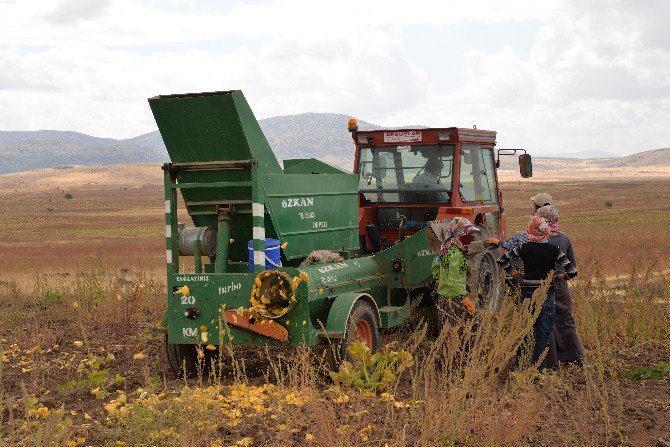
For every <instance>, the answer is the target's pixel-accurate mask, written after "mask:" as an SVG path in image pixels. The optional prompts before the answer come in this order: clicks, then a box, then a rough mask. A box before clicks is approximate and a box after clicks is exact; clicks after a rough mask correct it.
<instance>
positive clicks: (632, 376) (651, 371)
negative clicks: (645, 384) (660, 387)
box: [622, 362, 670, 380]
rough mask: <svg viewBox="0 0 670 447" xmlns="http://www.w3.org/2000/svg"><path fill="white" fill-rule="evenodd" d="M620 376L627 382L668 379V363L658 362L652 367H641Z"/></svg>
mask: <svg viewBox="0 0 670 447" xmlns="http://www.w3.org/2000/svg"><path fill="white" fill-rule="evenodd" d="M622 375H623V377H624V378H625V379H628V380H647V379H658V380H664V379H670V362H660V363H657V364H656V365H654V366H641V367H639V368H635V369H634V370H632V371H629V372H625V373H623V374H622Z"/></svg>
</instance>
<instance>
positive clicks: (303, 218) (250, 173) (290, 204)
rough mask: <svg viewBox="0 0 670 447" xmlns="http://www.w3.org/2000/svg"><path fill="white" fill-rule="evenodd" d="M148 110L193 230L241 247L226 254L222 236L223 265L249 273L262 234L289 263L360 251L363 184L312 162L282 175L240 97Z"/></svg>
mask: <svg viewBox="0 0 670 447" xmlns="http://www.w3.org/2000/svg"><path fill="white" fill-rule="evenodd" d="M149 104H150V106H151V111H152V112H153V114H154V117H155V119H156V124H157V125H158V129H159V130H160V133H161V135H162V137H163V141H164V143H165V146H166V148H167V151H168V154H169V155H170V159H171V161H172V163H170V164H169V165H166V169H167V170H168V171H169V172H167V174H169V182H168V183H169V184H170V188H172V189H179V190H180V191H181V194H182V197H183V198H184V201H185V204H186V209H187V211H188V213H189V215H190V217H191V219H192V220H193V223H194V224H195V226H197V227H216V228H217V229H218V232H219V234H220V235H221V234H224V233H222V232H221V230H224V231H225V234H227V235H229V237H230V239H232V240H234V241H236V243H234V244H231V245H230V246H229V247H225V248H223V247H222V245H223V244H226V245H227V241H228V237H225V238H222V237H219V239H218V242H217V256H216V258H217V259H218V260H219V261H221V260H222V259H226V262H225V263H224V264H226V265H227V264H228V263H230V262H232V263H235V264H236V265H238V268H240V269H242V268H245V267H244V266H242V265H241V264H243V263H245V262H246V261H247V260H248V250H247V245H246V242H247V241H249V240H252V239H253V240H254V241H255V242H254V247H255V248H254V250H262V248H263V247H262V245H261V246H260V247H256V241H257V240H262V239H260V238H262V237H263V236H259V235H260V234H264V236H266V237H273V238H277V239H279V240H280V241H281V242H282V243H284V242H288V245H287V246H286V248H285V249H284V250H283V255H284V259H285V260H287V261H295V263H297V262H299V260H300V259H302V258H304V257H305V256H307V255H308V254H309V253H310V252H311V251H312V250H317V249H322V250H333V251H338V252H343V251H349V250H353V249H356V248H358V221H357V217H358V193H357V186H358V185H357V177H356V176H355V175H354V174H351V173H348V172H346V171H343V170H341V169H339V168H337V167H334V166H330V165H327V164H326V163H323V162H320V161H318V160H314V159H307V160H290V161H287V163H286V170H285V171H284V170H282V168H281V166H280V165H279V163H278V161H277V159H276V157H275V155H274V153H273V152H272V149H271V148H270V145H269V143H268V141H267V139H266V138H265V135H263V132H262V130H261V128H260V126H259V124H258V122H257V121H256V118H255V117H254V114H253V112H252V111H251V108H250V107H249V104H248V103H247V101H246V99H245V98H244V95H243V94H242V92H241V91H236V90H233V91H226V92H212V93H188V94H180V95H164V96H156V97H154V98H150V99H149ZM167 174H166V175H167ZM254 205H255V206H254ZM259 209H263V210H264V211H262V215H260V216H258V215H255V214H254V213H255V212H257V211H258V210H259ZM254 210H256V211H254ZM222 212H223V213H225V222H224V223H223V224H222V218H221V217H222ZM222 225H223V226H222ZM259 228H261V229H262V232H260V231H254V230H258V229H259ZM254 235H255V236H254ZM224 239H225V241H224ZM222 249H223V250H222ZM217 265H219V268H221V270H217V271H228V270H227V268H226V266H225V265H221V262H217Z"/></svg>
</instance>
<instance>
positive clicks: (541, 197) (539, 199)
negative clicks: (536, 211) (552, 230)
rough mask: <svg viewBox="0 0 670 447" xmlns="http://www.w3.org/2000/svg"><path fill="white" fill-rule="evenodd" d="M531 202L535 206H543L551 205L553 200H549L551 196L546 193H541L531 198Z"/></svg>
mask: <svg viewBox="0 0 670 447" xmlns="http://www.w3.org/2000/svg"><path fill="white" fill-rule="evenodd" d="M530 200H531V202H533V203H534V204H535V205H537V206H540V207H542V206H544V205H553V204H554V199H552V198H551V196H550V195H549V194H548V193H546V192H541V193H538V194H535V195H534V196H533V197H531V198H530Z"/></svg>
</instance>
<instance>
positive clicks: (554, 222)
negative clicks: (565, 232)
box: [535, 205, 561, 236]
mask: <svg viewBox="0 0 670 447" xmlns="http://www.w3.org/2000/svg"><path fill="white" fill-rule="evenodd" d="M535 214H536V215H537V216H540V217H544V218H545V219H546V220H547V223H548V224H549V231H550V235H551V236H558V235H560V234H561V229H560V228H559V226H558V210H557V209H556V207H555V206H553V205H545V206H543V207H541V208H540V209H538V210H537V213H535Z"/></svg>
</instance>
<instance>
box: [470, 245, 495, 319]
mask: <svg viewBox="0 0 670 447" xmlns="http://www.w3.org/2000/svg"><path fill="white" fill-rule="evenodd" d="M476 265H477V264H476ZM473 280H474V281H473V282H474V284H473V289H472V290H473V292H474V295H475V296H476V297H477V302H476V303H475V305H476V306H477V308H479V309H482V310H486V311H488V312H491V313H494V314H495V313H497V312H498V311H499V310H500V305H501V301H502V294H501V292H502V285H501V281H500V270H499V268H498V264H497V263H496V260H495V258H494V257H493V254H491V253H490V252H487V253H484V254H483V256H482V257H481V258H480V259H479V260H478V267H477V269H476V270H475V271H474V272H473Z"/></svg>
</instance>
